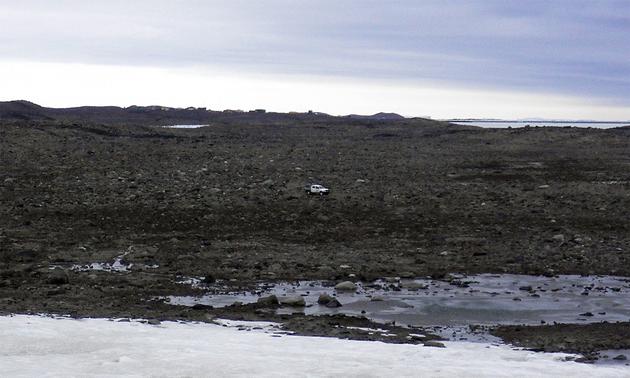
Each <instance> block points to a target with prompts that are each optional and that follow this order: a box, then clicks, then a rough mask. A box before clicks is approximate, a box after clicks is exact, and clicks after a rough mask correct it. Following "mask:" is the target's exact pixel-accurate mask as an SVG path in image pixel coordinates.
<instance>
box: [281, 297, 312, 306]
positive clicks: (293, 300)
mask: <svg viewBox="0 0 630 378" xmlns="http://www.w3.org/2000/svg"><path fill="white" fill-rule="evenodd" d="M279 300H280V304H282V305H284V306H291V307H304V306H306V301H305V300H304V297H301V296H299V295H298V296H295V297H281V298H279Z"/></svg>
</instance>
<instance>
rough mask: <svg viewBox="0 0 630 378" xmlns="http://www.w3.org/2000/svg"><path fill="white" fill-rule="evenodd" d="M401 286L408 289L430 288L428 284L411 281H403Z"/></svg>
mask: <svg viewBox="0 0 630 378" xmlns="http://www.w3.org/2000/svg"><path fill="white" fill-rule="evenodd" d="M401 286H402V287H403V288H405V289H407V290H426V289H428V288H429V286H427V285H423V284H421V283H418V282H414V281H410V282H402V283H401Z"/></svg>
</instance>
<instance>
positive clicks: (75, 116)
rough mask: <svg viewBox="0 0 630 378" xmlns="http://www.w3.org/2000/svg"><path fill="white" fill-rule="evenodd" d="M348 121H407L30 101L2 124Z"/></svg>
mask: <svg viewBox="0 0 630 378" xmlns="http://www.w3.org/2000/svg"><path fill="white" fill-rule="evenodd" d="M348 119H351V120H356V121H362V122H365V121H367V122H370V121H379V122H382V121H399V120H404V119H406V118H405V117H403V116H401V115H399V114H396V113H377V114H374V115H356V114H352V115H349V116H345V117H335V116H331V115H328V114H325V113H318V112H312V111H311V112H308V113H296V112H292V113H273V112H266V111H264V110H262V109H260V110H257V111H240V110H225V111H213V110H207V109H205V108H193V107H190V108H185V109H183V108H170V107H164V106H157V105H156V106H135V105H134V106H129V107H126V108H121V107H117V106H81V107H74V108H46V107H42V106H40V105H37V104H34V103H32V102H29V101H24V100H19V101H6V102H0V120H30V121H62V122H92V123H102V124H137V125H151V126H159V125H162V126H166V125H177V124H207V123H238V122H244V123H248V124H272V123H273V124H281V123H292V122H327V123H339V122H348Z"/></svg>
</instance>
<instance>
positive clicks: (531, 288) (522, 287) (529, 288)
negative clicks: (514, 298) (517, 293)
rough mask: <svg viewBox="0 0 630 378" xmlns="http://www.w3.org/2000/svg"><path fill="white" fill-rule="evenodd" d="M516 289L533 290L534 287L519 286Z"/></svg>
mask: <svg viewBox="0 0 630 378" xmlns="http://www.w3.org/2000/svg"><path fill="white" fill-rule="evenodd" d="M518 289H519V290H522V291H534V288H533V287H531V286H521V287H519V288H518Z"/></svg>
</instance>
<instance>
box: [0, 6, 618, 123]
mask: <svg viewBox="0 0 630 378" xmlns="http://www.w3.org/2000/svg"><path fill="white" fill-rule="evenodd" d="M0 25H1V26H0V83H2V84H1V85H0V99H3V100H8V99H18V98H21V99H28V100H31V101H35V102H38V103H41V104H42V105H47V106H72V105H84V104H90V105H104V104H113V105H122V106H128V105H132V104H140V105H149V104H161V105H167V106H189V105H192V106H206V107H209V108H211V109H224V108H242V109H250V108H258V107H266V108H269V109H271V110H278V111H290V110H296V111H304V110H309V109H313V110H318V111H325V112H330V113H333V114H344V113H345V114H347V113H375V112H378V111H395V112H399V113H401V114H404V115H409V116H414V115H415V116H433V117H435V118H451V117H497V118H523V117H546V118H572V119H576V118H590V119H600V120H606V119H609V120H610V119H630V37H629V36H630V1H628V0H620V1H596V0H588V1H580V0H565V1H563V0H556V1H550V0H546V1H536V0H528V1H520V0H519V1H508V0H502V1H489V0H483V1H474V0H460V1H456V0H452V1H448V0H439V1H420V0H391V1H382V0H293V1H291V0H265V1H255V0H250V1H246V0H210V1H196V0H187V1H185V0H171V1H161V0H151V1H144V0H135V1H115V0H114V1H112V0H109V1H77V0H58V1H36V0H22V1H12V0H11V1H9V0H0Z"/></svg>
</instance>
